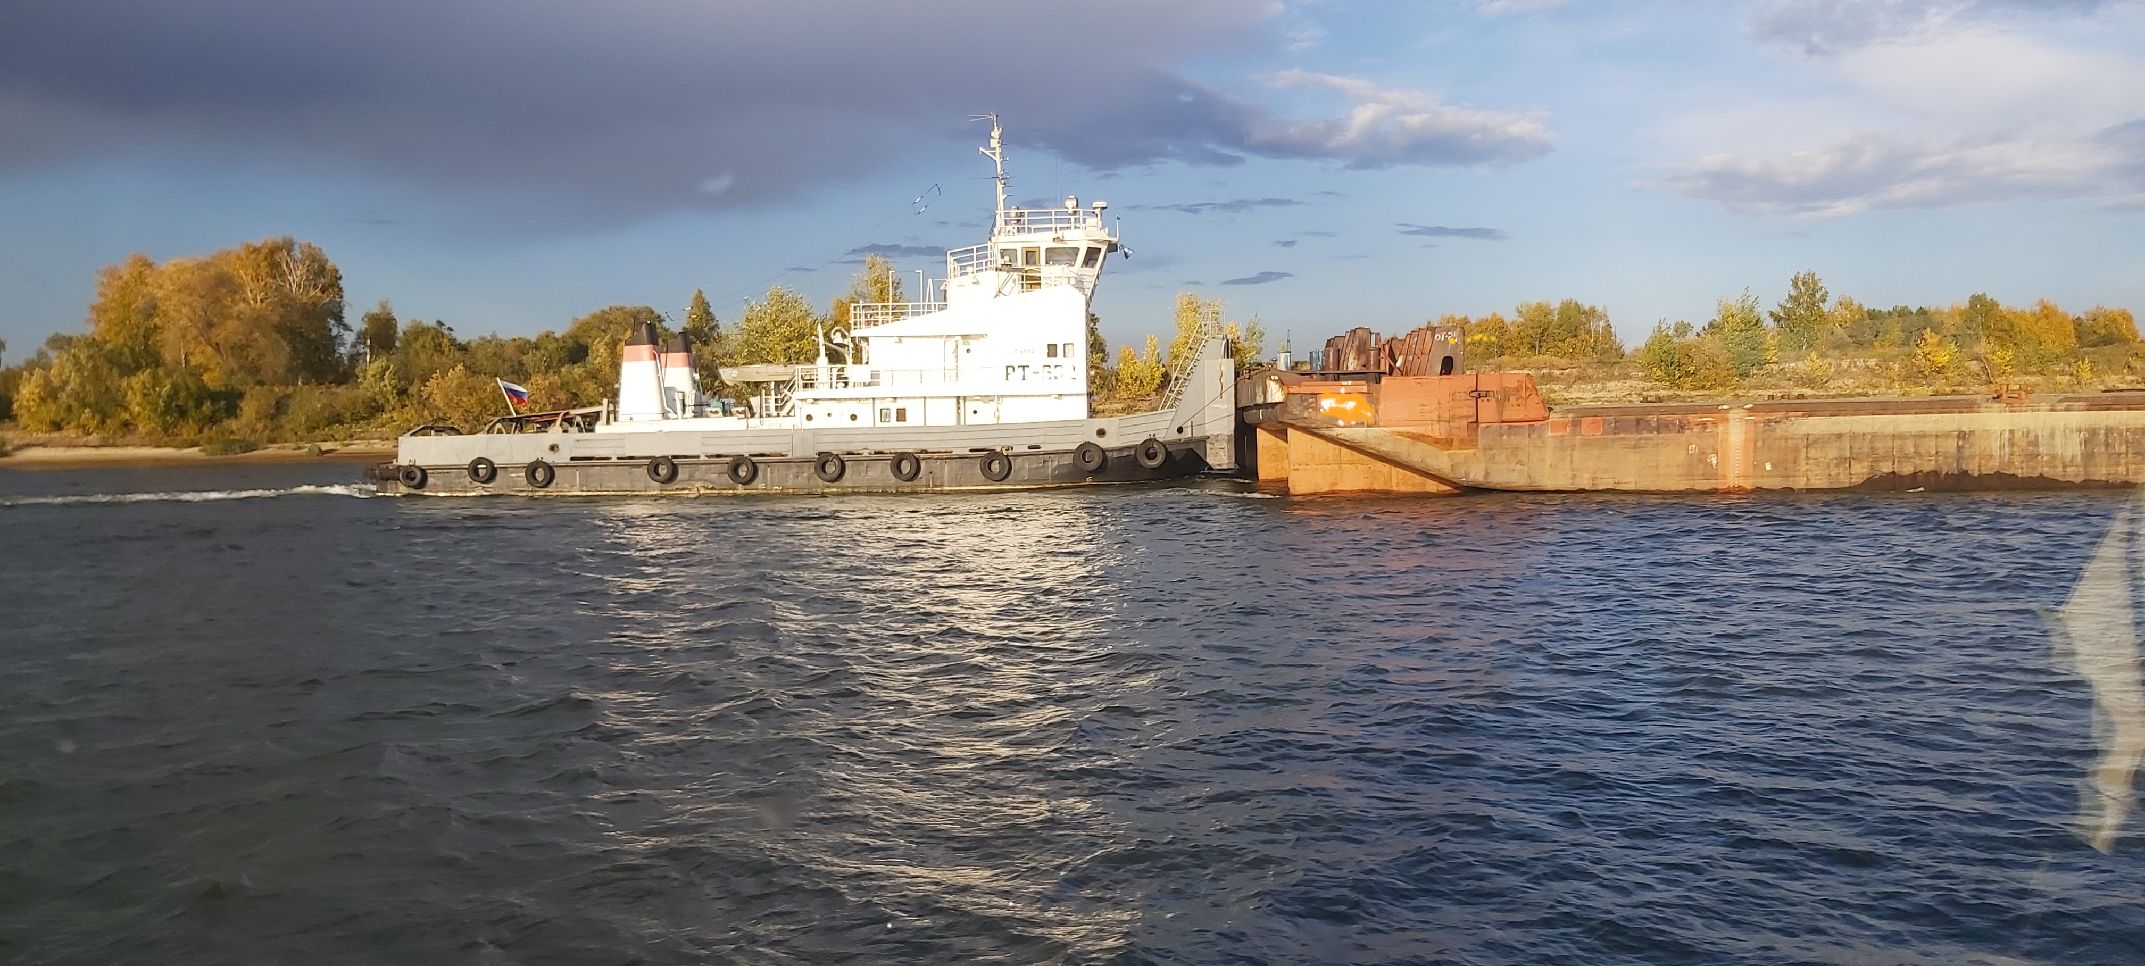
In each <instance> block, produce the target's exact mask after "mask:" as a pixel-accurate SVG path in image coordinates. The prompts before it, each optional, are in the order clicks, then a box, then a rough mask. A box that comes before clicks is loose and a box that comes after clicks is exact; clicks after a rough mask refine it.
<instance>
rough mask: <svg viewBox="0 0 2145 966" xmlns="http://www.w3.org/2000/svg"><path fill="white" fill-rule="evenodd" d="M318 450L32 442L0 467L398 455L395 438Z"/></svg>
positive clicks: (3, 458)
mask: <svg viewBox="0 0 2145 966" xmlns="http://www.w3.org/2000/svg"><path fill="white" fill-rule="evenodd" d="M315 445H318V446H319V447H320V453H319V454H317V455H316V454H313V453H309V452H307V451H306V448H305V447H304V446H264V447H262V448H260V449H257V450H254V451H253V452H251V453H237V454H234V455H230V456H210V455H209V454H207V453H204V452H202V451H201V447H199V446H46V445H32V446H23V447H21V448H19V449H16V450H15V451H14V452H12V453H10V454H9V455H7V456H0V469H7V468H9V467H22V468H30V467H41V466H106V465H114V464H122V463H131V464H153V463H303V462H331V461H339V460H340V461H348V460H370V459H385V458H387V457H390V456H393V455H395V442H394V440H385V439H365V440H352V441H348V442H340V443H318V444H315Z"/></svg>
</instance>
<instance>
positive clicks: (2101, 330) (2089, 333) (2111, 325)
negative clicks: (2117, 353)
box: [2077, 305, 2138, 348]
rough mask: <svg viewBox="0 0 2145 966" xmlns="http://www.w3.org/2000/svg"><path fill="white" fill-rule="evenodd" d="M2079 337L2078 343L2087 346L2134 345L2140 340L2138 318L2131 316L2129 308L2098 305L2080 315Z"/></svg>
mask: <svg viewBox="0 0 2145 966" xmlns="http://www.w3.org/2000/svg"><path fill="white" fill-rule="evenodd" d="M2077 339H2078V344H2079V345H2080V346H2083V347H2086V348H2094V347H2097V346H2107V345H2134V344H2136V342H2137V341H2138V323H2137V319H2135V318H2133V317H2132V316H2131V314H2130V310H2129V309H2111V308H2109V307H2107V306H2105V305H2096V306H2093V307H2092V308H2090V309H2087V310H2085V314H2084V315H2081V316H2079V317H2078V319H2077Z"/></svg>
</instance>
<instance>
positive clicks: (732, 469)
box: [722, 456, 760, 486]
mask: <svg viewBox="0 0 2145 966" xmlns="http://www.w3.org/2000/svg"><path fill="white" fill-rule="evenodd" d="M722 471H723V475H725V476H728V477H729V478H730V482H732V483H735V484H737V485H739V486H751V485H752V481H753V480H756V479H759V478H760V464H758V463H755V462H753V461H752V457H750V456H732V457H730V465H728V466H725V467H723V468H722Z"/></svg>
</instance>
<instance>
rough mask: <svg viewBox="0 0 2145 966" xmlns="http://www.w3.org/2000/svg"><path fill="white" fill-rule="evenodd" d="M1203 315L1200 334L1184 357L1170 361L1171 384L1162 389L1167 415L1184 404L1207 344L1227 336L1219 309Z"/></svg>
mask: <svg viewBox="0 0 2145 966" xmlns="http://www.w3.org/2000/svg"><path fill="white" fill-rule="evenodd" d="M1203 315H1204V316H1205V317H1204V318H1202V319H1200V320H1199V329H1198V334H1197V335H1195V336H1193V337H1192V339H1191V341H1190V342H1189V343H1187V344H1186V345H1185V347H1184V352H1183V357H1182V358H1178V359H1171V360H1169V382H1168V384H1167V385H1165V386H1163V387H1162V411H1163V412H1165V413H1174V412H1176V411H1177V406H1178V404H1180V403H1182V402H1184V393H1185V392H1186V390H1187V389H1188V388H1189V387H1190V385H1191V381H1192V370H1193V369H1195V368H1197V367H1198V366H1199V356H1200V354H1201V353H1203V352H1205V351H1206V347H1207V343H1208V342H1211V341H1213V340H1215V339H1219V338H1222V337H1223V336H1225V335H1226V334H1227V333H1226V332H1225V331H1224V330H1223V329H1222V324H1221V310H1220V309H1219V308H1213V309H1209V310H1207V311H1205V312H1204V313H1203Z"/></svg>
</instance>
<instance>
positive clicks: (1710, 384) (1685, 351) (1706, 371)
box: [1638, 322, 1739, 390]
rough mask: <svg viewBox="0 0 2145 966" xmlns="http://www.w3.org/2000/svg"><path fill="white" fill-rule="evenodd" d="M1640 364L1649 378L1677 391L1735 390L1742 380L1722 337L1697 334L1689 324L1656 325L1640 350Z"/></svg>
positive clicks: (1663, 323)
mask: <svg viewBox="0 0 2145 966" xmlns="http://www.w3.org/2000/svg"><path fill="white" fill-rule="evenodd" d="M1638 361H1639V367H1640V368H1641V369H1644V370H1645V372H1646V375H1647V377H1648V378H1651V379H1652V380H1653V381H1655V382H1657V383H1660V384H1662V385H1664V386H1669V387H1671V388H1675V389H1685V390H1723V389H1733V388H1735V386H1736V384H1737V381H1738V378H1739V377H1738V376H1737V374H1736V369H1735V360H1734V358H1733V357H1732V356H1731V355H1730V353H1729V351H1728V347H1727V346H1726V345H1725V344H1724V343H1723V342H1722V341H1721V339H1720V337H1719V336H1718V335H1713V334H1701V333H1698V332H1694V331H1692V329H1691V324H1690V323H1689V322H1677V323H1676V324H1674V325H1670V324H1668V323H1666V322H1662V323H1660V324H1657V325H1655V326H1654V329H1653V334H1652V335H1651V336H1649V337H1647V339H1646V342H1645V344H1643V345H1641V346H1640V347H1639V351H1638Z"/></svg>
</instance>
